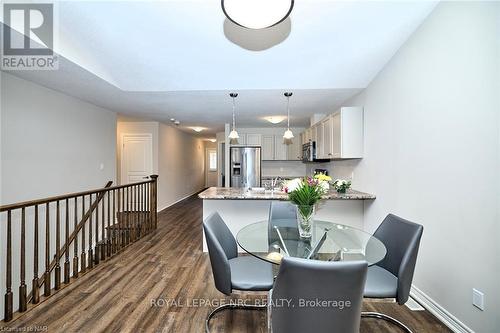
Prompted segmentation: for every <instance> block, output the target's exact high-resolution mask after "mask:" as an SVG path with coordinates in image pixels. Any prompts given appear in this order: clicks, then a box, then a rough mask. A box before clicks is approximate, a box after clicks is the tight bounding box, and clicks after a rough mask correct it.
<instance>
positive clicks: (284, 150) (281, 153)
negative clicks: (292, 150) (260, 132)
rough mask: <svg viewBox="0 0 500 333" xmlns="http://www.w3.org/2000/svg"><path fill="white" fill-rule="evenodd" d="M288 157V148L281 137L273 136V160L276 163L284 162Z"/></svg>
mask: <svg viewBox="0 0 500 333" xmlns="http://www.w3.org/2000/svg"><path fill="white" fill-rule="evenodd" d="M287 155H288V147H287V145H286V144H285V143H284V142H283V137H282V136H281V135H275V136H274V159H275V160H276V161H286V160H287Z"/></svg>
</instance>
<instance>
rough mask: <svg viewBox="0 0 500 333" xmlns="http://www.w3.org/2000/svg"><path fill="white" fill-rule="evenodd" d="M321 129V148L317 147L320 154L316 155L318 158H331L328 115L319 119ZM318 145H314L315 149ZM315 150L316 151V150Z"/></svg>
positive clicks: (330, 126)
mask: <svg viewBox="0 0 500 333" xmlns="http://www.w3.org/2000/svg"><path fill="white" fill-rule="evenodd" d="M321 130H322V132H323V140H322V142H321V148H320V149H318V150H319V151H320V152H321V155H317V157H318V158H333V150H332V134H333V133H332V117H331V116H328V117H326V118H325V119H323V120H322V121H321ZM317 148H318V147H316V149H317ZM318 150H317V151H318Z"/></svg>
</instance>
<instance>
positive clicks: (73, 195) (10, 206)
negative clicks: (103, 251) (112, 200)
mask: <svg viewBox="0 0 500 333" xmlns="http://www.w3.org/2000/svg"><path fill="white" fill-rule="evenodd" d="M153 176H154V175H153ZM153 176H150V177H153ZM156 177H157V176H156ZM155 179H156V178H155ZM154 181H155V180H154V179H153V178H152V179H151V180H146V181H143V182H137V183H130V184H125V185H116V186H111V187H108V188H98V189H95V190H90V191H82V192H75V193H69V194H63V195H57V196H53V197H49V198H43V199H37V200H29V201H24V202H18V203H14V204H8V205H3V206H0V213H2V212H6V211H9V210H14V209H19V208H23V207H30V206H35V205H42V204H46V203H49V202H55V201H63V200H66V199H73V198H77V197H82V196H84V195H90V194H96V193H101V192H108V191H112V190H117V189H122V188H126V187H130V186H134V185H142V184H148V183H153V182H154Z"/></svg>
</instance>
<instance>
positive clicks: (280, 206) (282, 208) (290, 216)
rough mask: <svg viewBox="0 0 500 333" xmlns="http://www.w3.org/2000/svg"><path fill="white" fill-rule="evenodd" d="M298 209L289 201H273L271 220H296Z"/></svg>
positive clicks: (270, 212)
mask: <svg viewBox="0 0 500 333" xmlns="http://www.w3.org/2000/svg"><path fill="white" fill-rule="evenodd" d="M296 219H297V210H296V208H295V205H294V204H292V203H290V202H288V201H271V208H270V209H269V221H271V220H294V221H295V220H296Z"/></svg>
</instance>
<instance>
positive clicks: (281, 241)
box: [236, 220, 387, 266]
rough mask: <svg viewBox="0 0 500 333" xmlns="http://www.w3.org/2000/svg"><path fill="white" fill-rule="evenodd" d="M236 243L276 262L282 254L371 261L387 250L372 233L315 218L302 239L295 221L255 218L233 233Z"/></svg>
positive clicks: (316, 258)
mask: <svg viewBox="0 0 500 333" xmlns="http://www.w3.org/2000/svg"><path fill="white" fill-rule="evenodd" d="M236 239H237V242H238V244H239V246H240V247H241V248H242V249H243V250H245V251H246V252H248V253H249V254H251V255H253V256H255V257H257V258H259V259H262V260H265V261H267V262H270V263H273V264H277V265H279V264H280V263H281V259H282V258H283V257H284V256H290V257H296V258H304V259H312V260H322V261H352V260H365V261H367V262H368V265H369V266H371V265H374V264H376V263H378V262H379V261H381V260H382V259H384V257H385V255H386V253H387V250H386V248H385V246H384V244H383V243H382V242H381V241H380V240H378V239H377V238H376V237H374V236H373V235H371V234H369V233H367V232H365V231H363V230H360V229H356V228H353V227H350V226H347V225H343V224H338V223H334V222H328V221H321V220H315V221H314V224H313V227H312V237H311V238H310V239H302V238H300V236H299V232H298V227H297V223H296V222H295V221H289V220H285V221H279V220H277V221H273V225H272V226H271V225H270V223H269V222H268V221H267V220H265V221H260V222H256V223H253V224H249V225H247V226H245V227H243V228H242V229H241V230H240V231H239V232H238V234H237V235H236Z"/></svg>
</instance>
